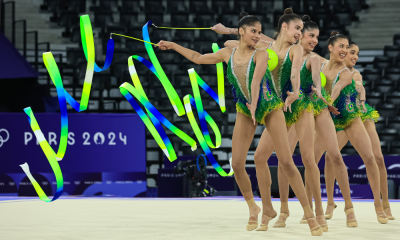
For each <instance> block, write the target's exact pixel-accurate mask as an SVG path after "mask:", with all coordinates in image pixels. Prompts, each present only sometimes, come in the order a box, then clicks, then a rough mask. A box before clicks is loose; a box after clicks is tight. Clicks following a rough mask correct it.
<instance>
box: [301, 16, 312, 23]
mask: <svg viewBox="0 0 400 240" xmlns="http://www.w3.org/2000/svg"><path fill="white" fill-rule="evenodd" d="M301 19H302V20H303V22H311V18H310V16H308V15H304V16H303V17H302V18H301Z"/></svg>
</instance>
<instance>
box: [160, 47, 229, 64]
mask: <svg viewBox="0 0 400 240" xmlns="http://www.w3.org/2000/svg"><path fill="white" fill-rule="evenodd" d="M158 48H160V49H161V50H169V49H173V50H175V51H176V52H178V53H180V54H181V55H182V56H184V57H185V58H187V59H188V60H190V61H192V62H193V63H196V64H216V63H220V62H224V61H228V60H229V56H230V52H231V50H230V49H227V48H223V49H221V50H219V51H217V52H215V53H208V54H201V53H198V52H196V51H193V50H190V49H188V48H185V47H182V46H181V45H179V44H176V43H174V42H168V41H160V42H159V43H158Z"/></svg>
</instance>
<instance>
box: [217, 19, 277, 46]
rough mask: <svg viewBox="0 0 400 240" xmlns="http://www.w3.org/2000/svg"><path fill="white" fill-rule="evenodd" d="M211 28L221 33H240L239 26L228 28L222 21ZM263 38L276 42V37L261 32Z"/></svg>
mask: <svg viewBox="0 0 400 240" xmlns="http://www.w3.org/2000/svg"><path fill="white" fill-rule="evenodd" d="M211 30H213V31H215V32H216V33H219V34H226V35H229V34H233V35H238V29H237V28H227V27H225V26H224V25H222V24H221V23H218V24H217V25H214V26H213V27H211ZM261 39H262V40H264V41H268V42H275V40H274V39H272V38H270V37H267V36H265V35H264V34H261Z"/></svg>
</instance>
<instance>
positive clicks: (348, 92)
mask: <svg viewBox="0 0 400 240" xmlns="http://www.w3.org/2000/svg"><path fill="white" fill-rule="evenodd" d="M324 65H325V63H323V64H322V67H321V71H322V68H323V67H324ZM346 69H348V68H344V69H342V70H341V71H340V72H339V73H338V74H337V75H336V78H335V79H334V80H328V79H326V85H325V90H326V91H327V93H328V94H329V95H331V94H332V90H333V88H334V86H335V85H336V83H337V82H338V81H339V75H340V73H341V72H342V71H344V70H346ZM357 96H358V92H357V90H356V84H355V82H354V80H351V84H349V85H347V86H346V87H344V88H343V89H342V91H341V92H340V94H339V96H338V97H337V98H336V100H335V101H334V102H333V106H334V107H336V108H337V109H338V111H339V112H340V114H339V115H334V114H331V116H332V120H333V123H334V124H335V128H336V131H341V130H344V129H345V128H346V127H348V126H350V125H351V124H352V123H353V121H354V120H355V119H357V118H358V117H361V110H360V109H359V107H358V106H357V104H356V99H357Z"/></svg>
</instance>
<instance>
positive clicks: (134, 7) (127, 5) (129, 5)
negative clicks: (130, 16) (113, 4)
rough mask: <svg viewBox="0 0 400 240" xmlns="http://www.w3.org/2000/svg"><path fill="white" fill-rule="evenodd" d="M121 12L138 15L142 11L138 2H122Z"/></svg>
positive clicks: (132, 0) (138, 0) (124, 0)
mask: <svg viewBox="0 0 400 240" xmlns="http://www.w3.org/2000/svg"><path fill="white" fill-rule="evenodd" d="M120 11H121V12H130V13H139V12H142V11H143V7H142V6H140V0H122V6H121V8H120Z"/></svg>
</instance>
